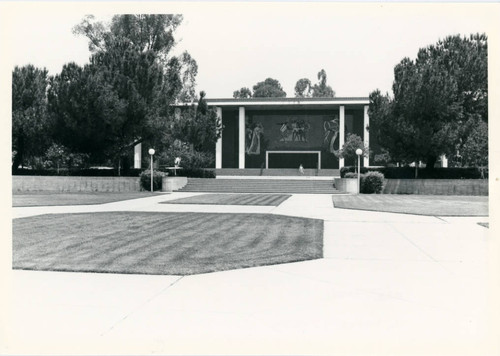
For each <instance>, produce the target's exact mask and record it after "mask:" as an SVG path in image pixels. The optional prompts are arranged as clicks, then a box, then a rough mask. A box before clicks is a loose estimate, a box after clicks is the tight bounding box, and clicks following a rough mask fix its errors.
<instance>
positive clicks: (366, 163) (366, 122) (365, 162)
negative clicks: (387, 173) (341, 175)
mask: <svg viewBox="0 0 500 356" xmlns="http://www.w3.org/2000/svg"><path fill="white" fill-rule="evenodd" d="M369 126H370V117H369V116H368V105H365V107H364V116H363V127H364V137H363V143H364V144H365V146H366V147H368V148H369V147H370V132H369V131H368V128H369ZM369 165H370V157H363V166H364V167H368V166H369Z"/></svg>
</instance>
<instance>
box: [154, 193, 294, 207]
mask: <svg viewBox="0 0 500 356" xmlns="http://www.w3.org/2000/svg"><path fill="white" fill-rule="evenodd" d="M290 197H291V195H289V194H203V195H196V196H194V197H188V198H180V199H175V200H169V201H166V202H163V204H212V205H266V206H278V205H280V204H281V203H283V202H284V201H285V200H287V199H288V198H290Z"/></svg>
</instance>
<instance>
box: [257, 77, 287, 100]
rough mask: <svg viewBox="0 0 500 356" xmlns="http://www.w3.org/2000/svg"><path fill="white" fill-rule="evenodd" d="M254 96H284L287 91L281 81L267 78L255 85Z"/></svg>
mask: <svg viewBox="0 0 500 356" xmlns="http://www.w3.org/2000/svg"><path fill="white" fill-rule="evenodd" d="M253 97H254V98H284V97H286V92H285V91H284V90H283V88H282V87H281V84H280V82H279V81H277V80H276V79H273V78H267V79H266V80H264V81H263V82H258V83H257V84H255V85H254V86H253Z"/></svg>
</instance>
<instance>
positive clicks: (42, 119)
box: [12, 64, 51, 171]
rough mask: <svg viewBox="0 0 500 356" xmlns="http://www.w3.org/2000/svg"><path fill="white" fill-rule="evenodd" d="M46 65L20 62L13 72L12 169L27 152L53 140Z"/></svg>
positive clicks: (33, 152)
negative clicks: (40, 66) (20, 64)
mask: <svg viewBox="0 0 500 356" xmlns="http://www.w3.org/2000/svg"><path fill="white" fill-rule="evenodd" d="M48 82H49V78H48V72H47V70H46V69H45V68H43V69H40V68H36V67H34V66H33V65H31V64H30V65H27V66H24V67H18V66H16V67H15V68H14V70H13V72H12V152H13V159H12V169H13V170H14V171H15V170H16V169H17V168H18V167H19V165H21V164H22V163H23V160H24V159H25V158H27V156H30V155H35V154H37V153H40V151H42V152H43V150H44V147H46V146H48V145H49V144H50V140H49V139H48V138H49V137H50V131H49V130H50V127H51V125H50V120H49V117H48V114H47V94H46V93H47V86H48Z"/></svg>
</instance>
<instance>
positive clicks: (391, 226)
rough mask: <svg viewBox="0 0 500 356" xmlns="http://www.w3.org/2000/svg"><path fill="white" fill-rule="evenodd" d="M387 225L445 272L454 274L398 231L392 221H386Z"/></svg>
mask: <svg viewBox="0 0 500 356" xmlns="http://www.w3.org/2000/svg"><path fill="white" fill-rule="evenodd" d="M387 225H389V227H390V228H391V229H393V230H394V231H395V232H396V233H397V234H398V235H399V236H401V237H403V238H404V239H405V240H406V241H408V242H409V243H410V244H412V245H413V246H414V247H416V248H417V249H418V250H419V251H420V252H421V253H423V254H424V255H425V256H427V257H428V258H430V259H431V260H432V261H433V262H435V263H437V264H438V265H439V266H440V267H441V268H442V269H444V270H445V271H446V272H448V273H450V274H452V275H455V273H454V272H453V271H450V270H449V269H448V268H446V267H445V266H443V265H442V264H441V262H439V261H438V260H436V259H435V258H434V257H432V256H431V255H430V254H429V253H427V252H426V251H425V250H424V249H423V248H421V247H420V246H418V245H417V244H416V243H415V242H413V241H412V240H411V239H410V238H408V237H406V235H405V234H403V233H402V232H401V231H399V230H398V229H397V228H396V227H395V226H394V224H393V223H388V224H387Z"/></svg>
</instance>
